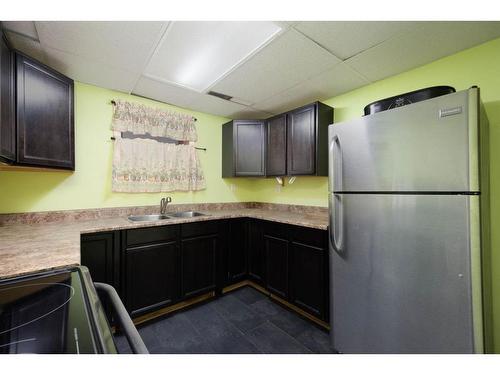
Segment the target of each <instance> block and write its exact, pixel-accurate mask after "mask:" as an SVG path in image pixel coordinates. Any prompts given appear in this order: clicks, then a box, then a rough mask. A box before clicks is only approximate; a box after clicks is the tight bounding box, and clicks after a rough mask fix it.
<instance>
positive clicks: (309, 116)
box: [287, 104, 316, 176]
mask: <svg viewBox="0 0 500 375" xmlns="http://www.w3.org/2000/svg"><path fill="white" fill-rule="evenodd" d="M287 141H288V158H287V172H288V175H290V176H295V175H308V174H314V173H315V171H316V160H315V159H316V105H315V104H313V105H310V106H307V107H303V108H299V109H297V110H295V111H292V112H290V113H289V114H288V123H287Z"/></svg>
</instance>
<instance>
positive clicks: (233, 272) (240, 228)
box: [227, 219, 247, 284]
mask: <svg viewBox="0 0 500 375" xmlns="http://www.w3.org/2000/svg"><path fill="white" fill-rule="evenodd" d="M245 223H246V219H232V220H230V222H229V241H228V247H227V279H228V280H227V281H228V283H229V284H232V283H236V282H238V281H241V280H243V279H244V278H245V277H246V275H247V236H246V230H245Z"/></svg>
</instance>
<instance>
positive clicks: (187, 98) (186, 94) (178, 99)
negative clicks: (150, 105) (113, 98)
mask: <svg viewBox="0 0 500 375" xmlns="http://www.w3.org/2000/svg"><path fill="white" fill-rule="evenodd" d="M132 93H133V94H136V95H140V96H145V97H147V98H151V99H154V100H158V101H160V102H164V103H168V104H173V105H177V106H180V107H187V106H188V105H189V104H190V103H192V102H193V101H194V100H195V99H197V98H198V96H199V95H201V94H198V93H197V92H195V91H192V90H189V89H186V88H183V87H179V86H174V85H170V84H168V83H164V82H160V81H157V80H154V79H151V78H149V77H144V76H142V77H141V78H139V80H138V81H137V84H136V86H135V88H134V89H133V90H132Z"/></svg>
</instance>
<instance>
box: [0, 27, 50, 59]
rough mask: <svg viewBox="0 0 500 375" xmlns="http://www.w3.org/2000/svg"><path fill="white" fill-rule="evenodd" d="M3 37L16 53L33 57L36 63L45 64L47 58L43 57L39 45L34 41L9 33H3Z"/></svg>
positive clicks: (43, 54)
mask: <svg viewBox="0 0 500 375" xmlns="http://www.w3.org/2000/svg"><path fill="white" fill-rule="evenodd" d="M5 36H6V37H7V40H8V41H9V43H10V44H11V45H12V47H13V48H14V49H17V50H18V51H21V52H22V53H24V54H25V55H28V56H30V57H33V58H34V59H36V60H38V61H41V62H43V63H47V56H46V55H45V53H44V51H43V49H42V46H41V45H40V43H39V42H37V41H36V40H34V39H31V38H28V37H25V36H22V35H20V34H17V33H13V32H11V31H5Z"/></svg>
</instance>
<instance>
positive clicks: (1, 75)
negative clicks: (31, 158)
mask: <svg viewBox="0 0 500 375" xmlns="http://www.w3.org/2000/svg"><path fill="white" fill-rule="evenodd" d="M14 98H15V73H14V54H13V53H12V52H11V51H10V50H9V48H8V46H7V43H6V42H5V40H4V39H3V38H2V37H1V36H0V161H3V162H7V163H12V162H14V161H15V160H16V121H15V103H14Z"/></svg>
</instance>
